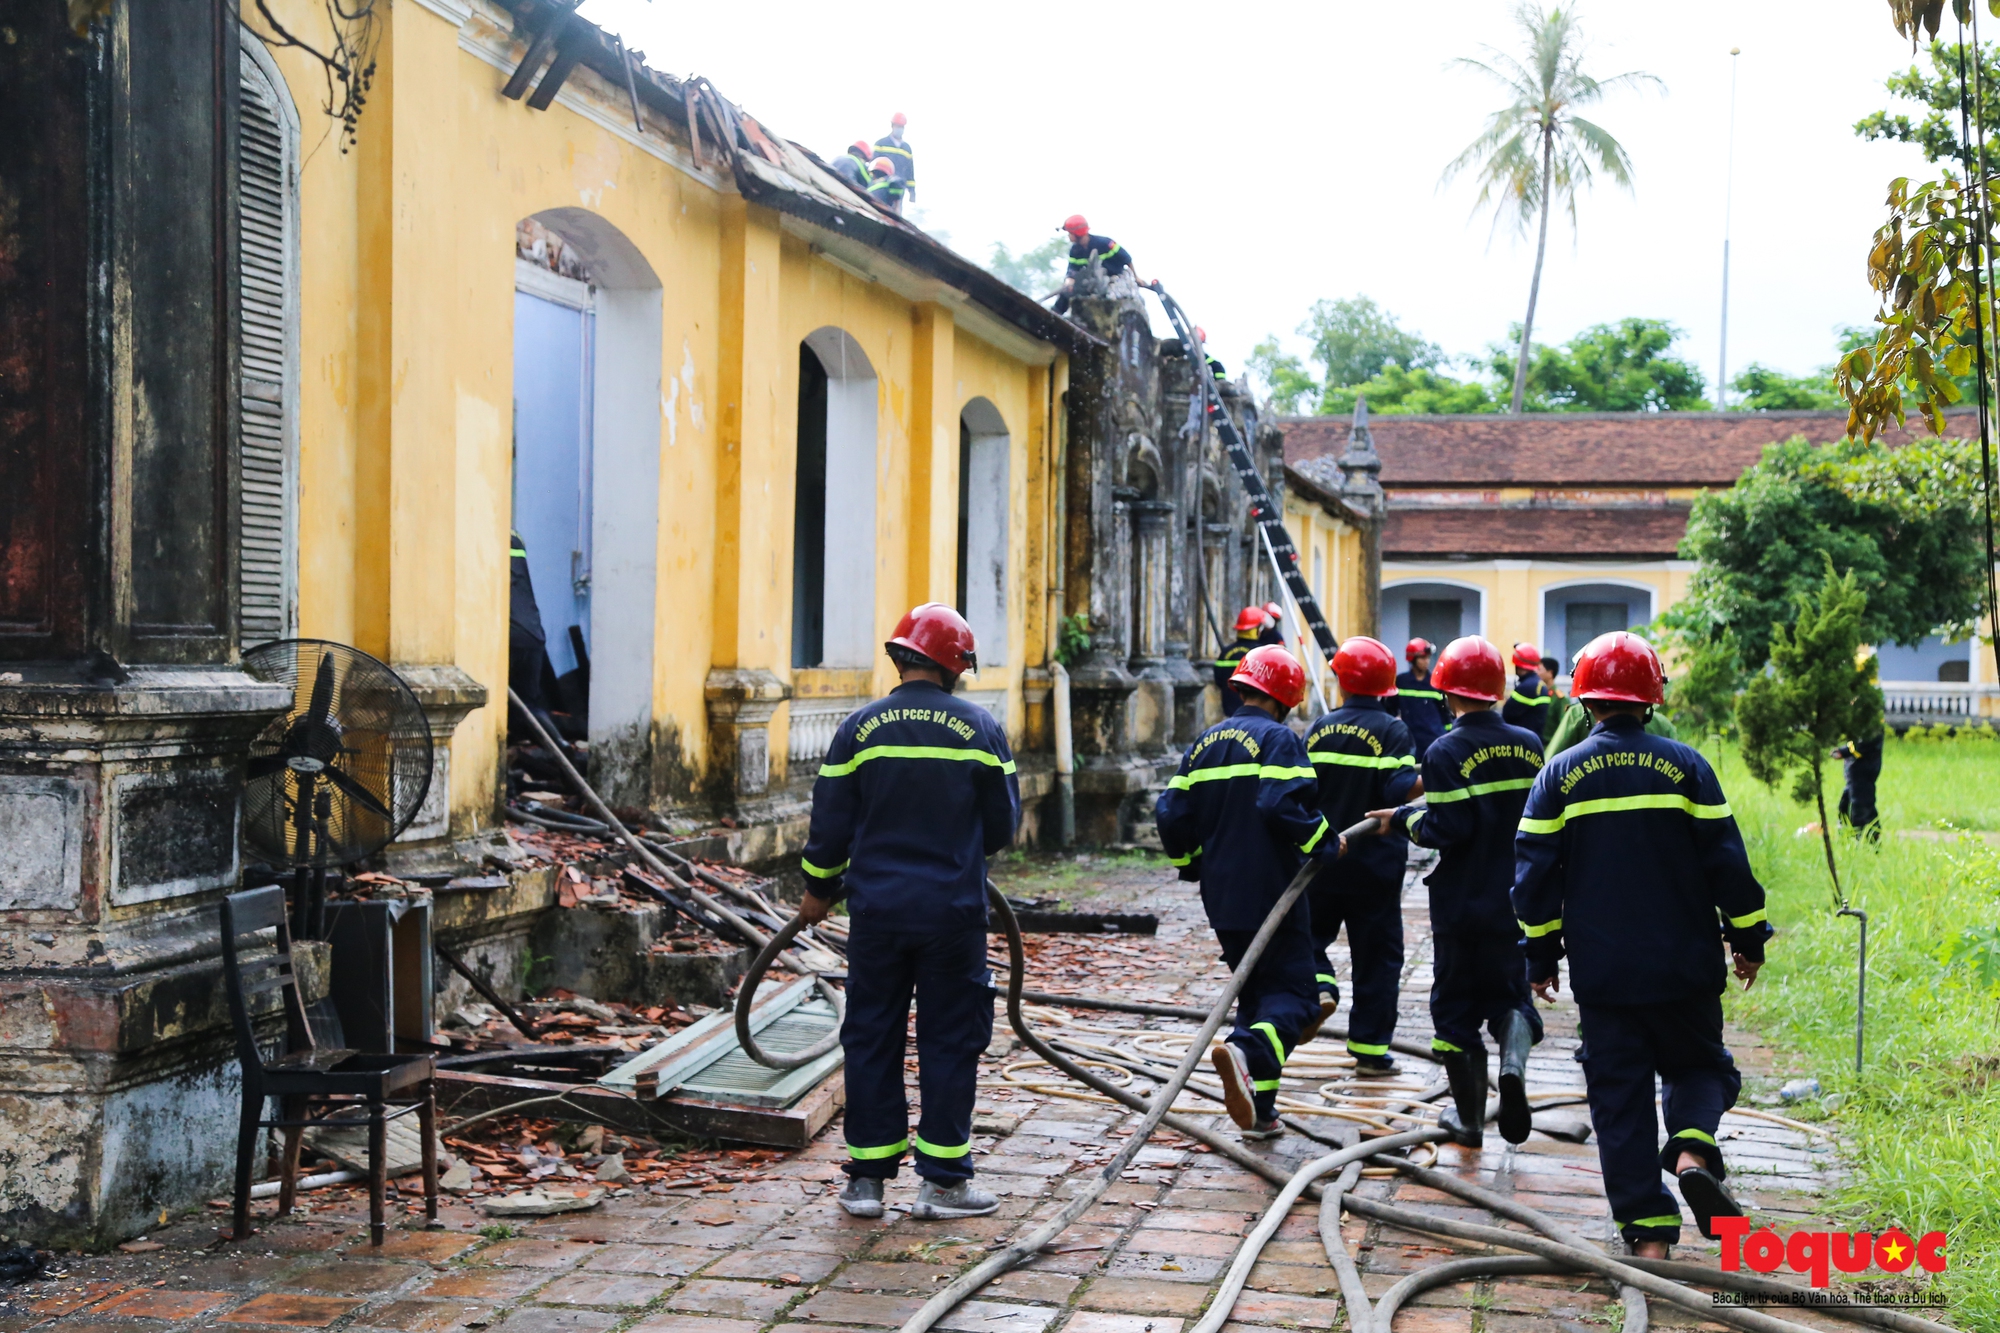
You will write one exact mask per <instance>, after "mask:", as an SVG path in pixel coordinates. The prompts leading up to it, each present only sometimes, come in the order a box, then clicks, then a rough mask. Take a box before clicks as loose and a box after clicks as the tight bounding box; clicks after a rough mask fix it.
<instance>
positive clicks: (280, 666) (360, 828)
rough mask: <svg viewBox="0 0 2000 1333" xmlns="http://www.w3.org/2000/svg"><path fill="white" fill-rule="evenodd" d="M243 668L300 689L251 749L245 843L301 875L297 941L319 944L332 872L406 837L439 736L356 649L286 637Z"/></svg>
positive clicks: (397, 680)
mask: <svg viewBox="0 0 2000 1333" xmlns="http://www.w3.org/2000/svg"><path fill="white" fill-rule="evenodd" d="M243 670H244V671H245V672H246V673H248V674H249V675H251V676H253V677H255V678H256V679H258V680H261V681H265V682H268V683H270V684H273V685H283V686H284V687H286V688H287V689H289V690H290V691H291V692H292V704H291V707H290V708H288V709H286V710H285V712H284V713H282V714H281V715H279V716H278V717H277V718H276V719H275V720H273V721H272V722H271V724H270V725H269V726H267V727H265V728H264V731H263V733H262V734H261V735H259V736H258V737H257V739H256V740H254V741H252V742H251V743H250V764H249V770H248V773H247V776H246V781H245V783H244V788H243V840H244V842H245V843H247V844H248V845H249V846H250V847H252V848H253V849H255V850H256V851H257V852H258V853H260V854H261V855H262V856H263V857H264V858H265V859H266V860H267V861H269V862H270V863H271V864H272V865H274V866H278V867H282V868H285V869H290V870H293V871H294V872H295V873H296V879H295V881H294V888H293V891H292V934H293V937H294V938H297V939H321V938H324V935H325V924H326V920H325V919H326V872H327V869H328V868H329V867H332V866H345V865H352V864H354V863H355V862H357V861H361V860H363V859H365V858H367V857H369V856H372V855H374V854H375V853H376V852H378V851H380V850H381V849H382V848H384V847H386V846H388V845H389V843H390V842H392V841H393V840H394V839H395V838H396V836H397V835H398V834H400V833H401V832H402V831H403V830H404V829H406V828H408V827H409V825H410V821H411V820H413V819H415V818H416V815H417V811H418V810H419V809H421V808H422V806H423V803H424V796H425V795H426V793H428V792H429V790H430V782H431V729H430V724H429V722H428V721H427V720H426V719H425V717H424V710H423V708H422V707H421V706H420V705H419V704H418V703H417V696H416V695H415V694H413V693H411V692H410V687H409V686H408V685H407V684H405V683H404V682H403V678H402V677H401V676H398V675H397V674H396V673H395V672H394V671H392V670H390V669H389V668H388V667H387V666H385V665H384V664H382V663H381V662H378V661H376V660H375V659H374V658H372V657H370V656H369V655H368V654H367V653H364V652H362V651H361V650H360V649H358V648H350V647H348V646H347V645H346V644H344V643H330V642H328V641H327V640H325V639H280V640H277V641H276V642H274V643H267V644H263V645H261V646H259V647H256V648H253V649H251V650H250V651H249V652H247V653H245V654H244V655H243Z"/></svg>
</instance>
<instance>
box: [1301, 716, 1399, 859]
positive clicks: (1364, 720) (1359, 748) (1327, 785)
mask: <svg viewBox="0 0 2000 1333" xmlns="http://www.w3.org/2000/svg"><path fill="white" fill-rule="evenodd" d="M1391 697H1392V698H1393V697H1394V696H1391ZM1387 702H1388V701H1387V700H1384V699H1374V698H1369V697H1368V696H1366V695H1349V696H1348V698H1347V700H1346V701H1345V702H1344V703H1343V704H1342V706H1341V707H1339V708H1336V709H1334V710H1333V711H1332V712H1331V713H1328V714H1327V715H1326V716H1324V717H1322V718H1321V719H1320V720H1319V721H1317V722H1315V723H1313V724H1312V726H1310V727H1308V728H1306V758H1308V759H1310V760H1311V761H1312V766H1313V770H1314V771H1315V772H1317V773H1318V774H1319V812H1320V813H1321V814H1322V815H1324V816H1326V822H1327V824H1328V825H1329V826H1331V828H1332V830H1333V831H1334V832H1335V833H1338V832H1340V830H1342V829H1344V828H1352V827H1353V826H1354V825H1356V824H1358V823H1360V822H1361V820H1362V818H1363V817H1364V816H1366V815H1367V813H1368V812H1369V811H1370V810H1384V809H1387V808H1389V807H1390V806H1394V805H1401V804H1402V802H1403V799H1404V798H1405V797H1406V796H1408V795H1409V794H1410V788H1411V787H1413V786H1415V785H1416V781H1417V760H1416V755H1415V754H1414V753H1413V752H1412V750H1411V747H1410V729H1409V728H1408V727H1406V726H1404V725H1403V724H1402V722H1400V721H1398V720H1397V719H1396V718H1395V717H1393V716H1391V715H1390V713H1389V710H1388V709H1387V708H1385V707H1383V705H1384V704H1385V703H1387ZM1409 857H1410V844H1409V842H1408V840H1407V839H1405V838H1404V837H1403V836H1402V835H1401V834H1400V833H1390V834H1387V835H1384V836H1383V837H1379V838H1356V839H1354V840H1353V841H1352V842H1351V843H1349V844H1348V847H1347V855H1345V856H1343V857H1341V858H1340V859H1339V860H1338V861H1336V862H1334V863H1333V864H1332V865H1330V866H1329V867H1327V871H1328V873H1327V874H1326V875H1324V876H1322V877H1321V881H1320V882H1321V883H1323V884H1330V885H1333V886H1335V887H1338V885H1339V884H1340V882H1341V879H1342V872H1344V871H1346V870H1347V869H1349V868H1350V867H1352V868H1353V869H1354V870H1356V871H1360V872H1364V874H1365V876H1366V877H1367V878H1371V879H1376V880H1380V879H1384V878H1390V877H1393V878H1395V879H1396V880H1397V881H1398V882H1400V881H1401V879H1402V876H1403V867H1404V865H1405V864H1407V863H1408V861H1409Z"/></svg>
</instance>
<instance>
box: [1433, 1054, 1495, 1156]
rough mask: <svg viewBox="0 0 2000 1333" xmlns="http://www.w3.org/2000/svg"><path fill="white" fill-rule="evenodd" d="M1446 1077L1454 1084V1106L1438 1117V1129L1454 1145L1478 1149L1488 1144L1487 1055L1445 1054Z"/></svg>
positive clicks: (1452, 1095)
mask: <svg viewBox="0 0 2000 1333" xmlns="http://www.w3.org/2000/svg"><path fill="white" fill-rule="evenodd" d="M1444 1076H1445V1078H1446V1079H1447V1080H1448V1081H1449V1082H1450V1083H1451V1100H1452V1104H1451V1105H1450V1106H1447V1107H1446V1108H1445V1109H1444V1111H1443V1112H1442V1113H1440V1114H1439V1116H1438V1128H1439V1129H1442V1130H1443V1131H1444V1132H1445V1133H1447V1134H1449V1135H1451V1141H1452V1142H1453V1143H1456V1144H1459V1145H1461V1146H1463V1147H1467V1148H1477V1147H1479V1146H1480V1145H1481V1144H1482V1143H1484V1142H1485V1141H1486V1128H1485V1127H1486V1053H1485V1052H1484V1051H1479V1052H1473V1051H1446V1052H1445V1053H1444Z"/></svg>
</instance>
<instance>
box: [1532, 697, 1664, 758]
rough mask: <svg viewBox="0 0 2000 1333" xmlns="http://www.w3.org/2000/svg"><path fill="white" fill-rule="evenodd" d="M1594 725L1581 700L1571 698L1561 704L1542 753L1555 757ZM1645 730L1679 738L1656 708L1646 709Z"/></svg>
mask: <svg viewBox="0 0 2000 1333" xmlns="http://www.w3.org/2000/svg"><path fill="white" fill-rule="evenodd" d="M1596 725H1597V723H1596V722H1595V721H1593V720H1592V718H1591V716H1590V714H1589V713H1587V712H1585V711H1584V707H1583V701H1582V700H1581V699H1571V700H1570V701H1569V702H1568V703H1567V704H1565V705H1564V706H1563V711H1562V716H1561V718H1559V719H1558V720H1557V722H1556V729H1555V733H1554V734H1553V735H1551V736H1550V737H1549V741H1548V748H1547V749H1546V750H1545V751H1544V754H1545V755H1546V756H1547V758H1549V759H1553V758H1555V757H1556V756H1557V755H1559V754H1561V753H1562V752H1563V751H1564V750H1567V749H1568V748H1569V747H1570V746H1572V745H1575V744H1576V743H1577V742H1578V741H1581V740H1582V739H1583V738H1584V737H1585V736H1588V735H1589V734H1590V729H1591V728H1592V727H1594V726H1596ZM1646 730H1647V731H1649V732H1651V733H1652V734H1653V735H1655V736H1664V737H1666V738H1667V739H1668V740H1670V741H1671V740H1679V739H1680V736H1679V733H1677V732H1676V731H1675V730H1674V724H1673V723H1671V722H1669V721H1667V718H1666V714H1664V713H1662V712H1661V711H1660V710H1659V709H1657V708H1649V709H1647V710H1646Z"/></svg>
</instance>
